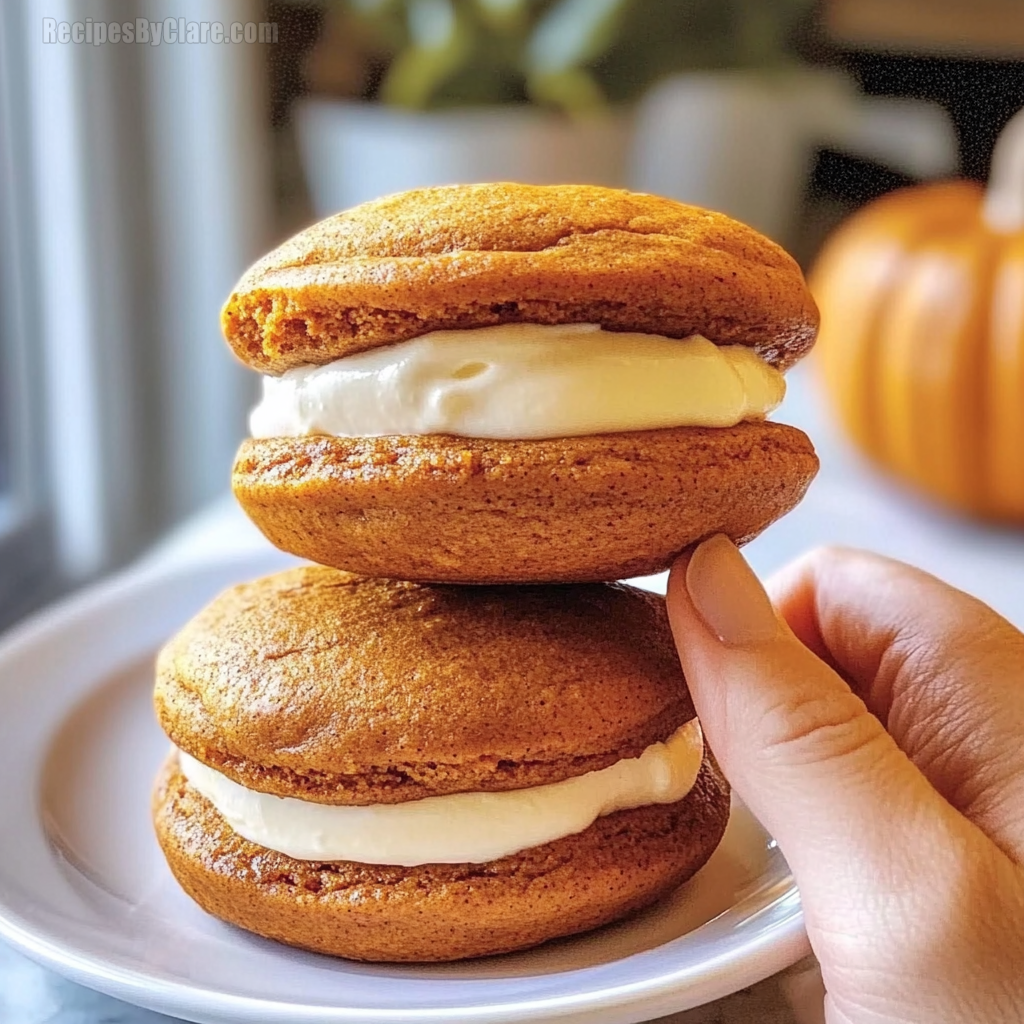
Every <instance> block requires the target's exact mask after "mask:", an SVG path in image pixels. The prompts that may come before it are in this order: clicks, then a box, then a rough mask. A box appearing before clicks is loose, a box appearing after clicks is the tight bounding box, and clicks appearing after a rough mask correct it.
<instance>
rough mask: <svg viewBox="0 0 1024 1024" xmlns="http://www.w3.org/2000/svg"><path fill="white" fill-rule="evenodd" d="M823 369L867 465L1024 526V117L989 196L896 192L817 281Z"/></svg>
mask: <svg viewBox="0 0 1024 1024" xmlns="http://www.w3.org/2000/svg"><path fill="white" fill-rule="evenodd" d="M811 289H812V291H813V292H814V295H815V298H816V299H817V301H818V305H819V307H820V310H821V331H820V334H819V337H818V348H817V351H818V354H819V365H820V367H821V369H822V371H823V376H824V381H825V386H826V390H827V392H828V394H829V396H830V398H831V401H832V405H833V406H834V408H835V409H836V410H837V412H838V415H839V418H840V421H841V422H842V424H843V426H844V427H845V429H846V430H847V432H848V433H849V434H850V436H851V437H852V439H853V440H854V442H855V443H856V444H857V445H858V446H859V447H860V448H862V449H863V450H864V451H865V452H866V453H867V454H868V456H869V457H870V458H872V459H873V460H874V461H876V462H877V463H879V464H881V465H882V466H884V467H886V468H887V469H889V470H890V471H891V472H893V473H894V474H896V475H897V476H899V477H902V478H903V479H905V480H907V481H909V482H911V483H912V484H914V485H916V486H917V487H918V488H920V489H921V490H923V491H925V492H927V493H929V494H931V495H932V496H934V497H936V498H938V499H940V500H942V501H944V502H946V503H947V504H949V505H952V506H953V507H955V508H958V509H960V510H962V511H966V512H969V513H972V514H975V515H979V516H983V517H986V518H992V519H1000V520H1004V521H1008V522H1014V523H1020V524H1024V111H1021V112H1020V113H1018V114H1017V115H1016V116H1015V117H1014V118H1013V120H1012V121H1011V122H1010V123H1009V124H1008V125H1007V127H1006V129H1005V130H1004V132H1003V134H1002V136H1001V137H1000V139H999V142H998V145H997V146H996V150H995V153H994V154H993V160H992V173H991V176H990V179H989V186H988V189H987V190H983V189H982V188H981V187H980V186H979V185H976V184H974V183H972V182H967V181H951V182H942V183H938V184H930V185H922V186H919V187H914V188H908V189H903V190H900V191H898V192H893V193H891V194H889V195H887V196H884V197H883V198H881V199H879V200H877V201H876V202H874V203H871V204H869V205H868V206H866V207H865V208H864V209H863V210H860V211H858V212H857V213H856V214H854V215H853V216H852V217H851V218H850V219H849V220H848V221H846V222H845V223H844V224H843V225H842V226H841V227H840V228H839V230H838V231H837V232H836V233H835V234H834V235H833V236H832V238H831V239H830V240H829V242H828V243H827V245H826V247H825V249H824V250H823V252H822V254H821V256H820V257H819V259H818V261H817V264H816V266H815V267H814V269H813V271H812V274H811Z"/></svg>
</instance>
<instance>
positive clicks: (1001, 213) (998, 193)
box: [982, 110, 1024, 234]
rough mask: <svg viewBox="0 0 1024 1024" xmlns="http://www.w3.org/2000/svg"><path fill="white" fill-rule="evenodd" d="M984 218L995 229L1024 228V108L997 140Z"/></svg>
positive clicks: (1012, 231) (1007, 230) (1021, 229)
mask: <svg viewBox="0 0 1024 1024" xmlns="http://www.w3.org/2000/svg"><path fill="white" fill-rule="evenodd" d="M982 218H983V219H984V221H985V223H986V224H987V225H988V226H989V227H990V228H991V229H992V230H993V231H998V232H1001V233H1005V234H1012V233H1014V232H1017V231H1024V110H1018V111H1017V113H1016V114H1014V115H1013V117H1011V118H1010V120H1009V121H1008V122H1007V124H1006V127H1005V128H1004V129H1003V130H1002V132H1001V133H1000V135H999V138H998V140H997V141H996V148H995V149H994V150H993V152H992V169H991V170H990V172H989V176H988V191H987V192H986V193H985V205H984V207H983V208H982Z"/></svg>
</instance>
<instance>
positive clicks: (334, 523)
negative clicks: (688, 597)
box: [232, 423, 818, 583]
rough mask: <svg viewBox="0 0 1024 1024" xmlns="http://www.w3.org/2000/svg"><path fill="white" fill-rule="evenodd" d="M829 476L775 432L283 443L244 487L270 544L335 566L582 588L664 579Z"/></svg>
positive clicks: (771, 427)
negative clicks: (685, 556) (719, 537)
mask: <svg viewBox="0 0 1024 1024" xmlns="http://www.w3.org/2000/svg"><path fill="white" fill-rule="evenodd" d="M817 470H818V460H817V457H816V456H815V454H814V449H813V447H812V446H811V443H810V441H809V440H808V439H807V436H806V435H805V434H804V433H803V432H802V431H800V430H797V429H796V428H794V427H789V426H786V425H783V424H778V423H743V424H740V425H738V426H736V427H731V428H717V429H712V428H702V427H681V428H678V429H673V430H646V431H639V432H635V433H628V434H607V435H600V436H593V437H575V438H560V439H555V440H550V441H489V440H479V439H475V438H462V437H448V436H438V435H430V436H424V437H370V438H334V437H322V436H318V437H303V438H271V439H264V440H248V441H245V442H244V443H243V444H242V447H241V449H240V451H239V453H238V457H237V459H236V462H235V467H234V473H233V477H232V486H233V489H234V493H235V496H236V498H237V499H238V501H239V503H240V504H241V506H242V508H243V509H244V510H245V511H246V513H247V514H248V515H249V517H250V519H252V520H253V522H254V523H255V524H256V525H257V526H258V527H259V528H260V529H261V530H262V531H263V533H264V534H265V535H266V536H267V538H268V539H269V540H270V541H271V543H273V544H275V545H276V546H277V547H279V548H281V549H283V550H285V551H290V552H291V553H292V554H295V555H298V556H300V557H302V558H308V559H310V560H311V561H315V562H319V563H321V564H324V565H331V566H334V567H336V568H343V569H349V570H352V571H355V572H360V573H365V574H367V575H374V576H386V577H392V578H396V579H406V580H419V581H428V582H444V583H571V582H589V581H595V580H615V579H628V578H630V577H634V576H643V575H648V574H651V573H656V572H662V571H663V570H665V569H667V568H668V567H669V566H670V565H671V564H672V562H673V560H674V559H675V558H676V557H677V556H678V554H679V553H680V552H681V551H682V550H683V549H684V548H686V547H687V546H689V545H690V544H693V543H695V542H696V541H698V540H700V539H702V538H704V537H707V536H710V535H711V534H714V533H724V534H726V535H727V536H729V537H731V538H732V539H733V540H734V541H735V542H736V543H738V544H743V543H745V542H747V541H749V540H751V539H753V538H754V537H755V536H757V534H759V533H760V532H761V531H762V530H764V529H765V528H766V527H767V526H769V525H770V524H771V523H773V522H774V521H775V520H776V519H778V518H779V517H780V516H783V515H785V514H786V513H787V512H788V511H790V509H792V508H793V507H794V506H795V505H796V504H797V503H798V502H799V501H800V499H801V498H802V497H803V496H804V493H805V492H806V490H807V487H808V486H809V485H810V482H811V480H812V479H813V478H814V475H815V473H816V472H817Z"/></svg>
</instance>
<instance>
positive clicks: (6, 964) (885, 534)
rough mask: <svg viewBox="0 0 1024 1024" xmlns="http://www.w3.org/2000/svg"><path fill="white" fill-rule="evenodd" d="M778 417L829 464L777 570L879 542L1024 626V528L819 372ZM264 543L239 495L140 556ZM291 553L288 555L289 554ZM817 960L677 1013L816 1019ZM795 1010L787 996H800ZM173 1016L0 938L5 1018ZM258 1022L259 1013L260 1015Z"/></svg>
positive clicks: (132, 1022) (765, 548) (765, 539)
mask: <svg viewBox="0 0 1024 1024" xmlns="http://www.w3.org/2000/svg"><path fill="white" fill-rule="evenodd" d="M776 418H778V419H780V420H783V421H785V422H788V423H793V424H795V425H797V426H800V427H802V428H803V429H804V430H806V431H807V433H808V434H810V436H811V437H812V438H813V439H814V441H815V444H816V447H817V449H818V453H819V455H820V456H821V461H822V469H821V473H820V475H819V477H818V479H817V480H816V481H815V482H814V484H813V485H812V487H811V490H810V492H809V493H808V496H807V498H806V499H805V501H804V502H803V504H802V505H801V506H800V507H799V508H797V509H796V510H795V511H793V512H792V513H791V514H790V515H789V516H787V517H786V518H785V519H784V520H782V521H781V522H780V523H778V524H776V525H775V526H773V527H772V528H771V529H770V530H768V532H767V533H766V534H764V535H763V536H762V537H760V538H758V539H757V540H756V541H754V542H753V543H752V544H751V545H749V547H748V548H746V552H747V556H748V557H749V559H750V560H751V562H752V563H753V565H754V567H755V569H757V571H758V572H759V573H761V574H762V575H767V574H769V573H771V572H772V571H774V570H775V569H776V568H778V567H779V566H781V565H783V564H785V563H786V562H787V561H789V560H790V559H792V558H794V557H795V556H797V555H798V554H800V553H801V552H802V551H805V550H807V549H809V548H811V547H814V546H817V545H820V544H836V543H838V544H846V545H852V546H856V547H865V548H870V549H873V550H875V551H879V552H882V553H884V554H888V555H891V556H893V557H896V558H900V559H902V560H904V561H907V562H910V563H912V564H914V565H918V566H920V567H922V568H924V569H927V570H929V571H930V572H933V573H935V574H936V575H938V576H941V577H942V578H944V579H946V580H948V581H949V582H951V583H953V584H954V585H956V586H958V587H960V588H961V589H963V590H966V591H968V592H969V593H972V594H975V595H976V596H978V597H980V598H981V599H982V600H984V601H986V602H987V603H989V604H990V605H992V606H993V607H994V608H996V609H997V610H998V611H1000V612H1001V613H1002V614H1003V615H1005V616H1006V617H1007V618H1009V619H1010V620H1011V621H1013V622H1014V623H1016V624H1017V625H1018V626H1019V627H1021V628H1024V531H1013V530H1000V529H994V528H991V527H987V526H984V525H979V524H975V523H971V522H969V521H967V520H964V519H961V518H960V517H958V516H955V515H952V514H948V513H946V512H943V511H941V510H938V509H936V508H934V507H933V506H931V505H929V504H927V503H926V502H924V501H922V500H920V499H918V498H916V497H915V496H913V495H911V494H909V493H908V492H907V491H905V490H904V489H903V488H902V487H900V486H899V485H897V484H895V483H892V482H890V481H887V480H885V479H883V478H882V477H880V476H879V475H878V474H877V473H876V472H875V471H874V470H872V469H871V468H870V467H868V466H867V465H865V464H864V462H863V461H862V460H861V459H859V458H858V457H857V456H856V455H855V454H854V453H853V452H852V451H851V450H850V449H849V448H848V447H847V446H846V445H845V444H844V443H843V442H842V441H841V440H840V439H839V437H838V436H837V433H836V431H835V429H834V427H833V426H832V424H831V423H830V422H829V421H828V419H827V418H826V417H825V416H824V415H823V410H822V408H821V405H820V401H819V399H818V395H817V391H816V388H815V382H814V378H813V375H812V373H811V372H810V370H809V369H808V368H806V367H801V368H800V370H798V371H796V372H794V373H793V374H791V376H790V395H789V397H788V398H787V400H786V403H785V405H784V406H783V408H782V410H781V412H780V413H779V414H778V415H777V417H776ZM265 546H266V541H265V540H264V539H263V538H262V536H261V535H260V534H259V533H258V531H257V530H256V529H255V528H254V527H253V526H252V525H251V524H250V523H249V522H248V521H247V520H246V519H245V517H244V516H243V515H242V514H241V512H240V511H239V510H238V509H237V507H236V506H235V505H234V503H233V502H232V500H231V499H230V497H228V496H227V495H225V497H224V499H222V500H221V501H219V502H217V503H216V504H215V505H213V506H211V507H210V508H209V509H208V510H206V511H205V512H203V513H201V514H200V515H198V516H196V517H194V518H193V519H192V520H190V521H189V522H187V523H185V524H184V525H183V526H181V527H179V528H178V529H177V530H175V531H174V532H173V533H172V534H170V535H169V536H168V537H167V538H166V539H165V540H164V541H163V542H161V543H160V544H159V545H157V546H156V548H154V549H153V550H152V551H151V552H150V553H149V554H147V555H146V556H145V557H144V558H143V559H142V562H144V563H153V562H161V563H164V564H168V565H184V564H188V563H199V562H203V561H205V560H207V559H210V558H211V557H216V556H221V555H230V554H236V553H237V554H242V553H245V552H248V551H253V550H256V549H259V548H262V547H265ZM282 564H284V559H282ZM817 984H818V983H817V981H816V979H815V977H814V976H813V974H811V973H809V972H806V971H804V972H800V971H795V972H792V973H791V974H790V975H789V976H788V977H785V978H782V979H771V980H769V981H768V982H764V983H762V984H761V985H759V986H755V988H754V989H753V990H748V991H747V992H743V993H738V994H737V995H736V996H733V997H731V998H730V999H728V1000H724V1001H723V1002H721V1003H718V1004H715V1005H714V1006H710V1007H706V1008H704V1009H702V1010H696V1011H691V1012H689V1013H686V1014H678V1015H676V1016H675V1017H673V1018H666V1021H667V1020H672V1021H673V1022H676V1024H683V1022H686V1024H740V1022H747V1021H754V1020H756V1021H759V1022H760V1024H789V1022H792V1021H795V1020H797V1018H798V1017H799V1018H800V1020H801V1021H804V1020H806V1021H811V1020H813V1019H814V1016H815V1010H814V1004H815V1002H816V1000H819V999H820V993H819V991H818V989H817V987H816V986H817ZM801 991H804V992H805V993H809V996H807V997H806V998H805V999H804V1001H803V1002H804V1005H803V1006H802V1007H801V1006H799V1005H798V1007H797V1011H796V1015H794V1012H793V1011H792V1010H791V1009H789V1008H788V1005H787V1003H788V1001H791V1000H796V1002H797V1003H798V1004H799V1003H800V1002H801V996H800V992H801ZM169 1020H170V1018H167V1017H164V1016H162V1015H160V1014H155V1013H151V1012H149V1011H145V1010H138V1009H135V1008H134V1007H130V1006H127V1005H126V1004H123V1003H119V1002H117V1001H116V1000H113V999H109V998H107V997H105V996H100V995H97V994H95V993H92V992H89V991H88V990H86V989H83V988H80V987H79V986H77V985H73V984H71V983H70V982H66V981H63V980H62V979H60V978H58V977H57V976H56V975H54V974H52V973H51V972H49V971H46V970H44V969H43V968H40V967H37V966H36V965H34V964H32V963H30V962H29V961H27V960H25V959H24V958H23V957H21V956H20V955H19V954H17V953H14V952H13V951H12V950H10V949H8V948H7V947H5V946H3V945H2V944H0V1022H2V1024H157V1022H167V1021H169ZM254 1024H258V1022H254Z"/></svg>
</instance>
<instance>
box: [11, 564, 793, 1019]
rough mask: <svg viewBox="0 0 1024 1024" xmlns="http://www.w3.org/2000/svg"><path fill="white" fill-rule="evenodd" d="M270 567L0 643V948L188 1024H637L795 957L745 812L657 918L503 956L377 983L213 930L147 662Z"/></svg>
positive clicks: (213, 576) (766, 842)
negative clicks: (192, 894) (171, 801)
mask: <svg viewBox="0 0 1024 1024" xmlns="http://www.w3.org/2000/svg"><path fill="white" fill-rule="evenodd" d="M282 564H284V562H283V558H282V556H275V555H270V554H268V555H266V556H258V557H252V558H246V559H244V560H234V561H229V562H221V563H219V564H215V565H207V566H202V567H193V568H189V569H187V570H186V571H184V572H178V573H177V574H172V575H168V574H166V573H165V572H162V571H150V572H145V573H138V572H136V573H134V574H132V575H129V576H124V577H121V578H120V579H116V580H113V581H112V582H109V583H107V584H104V585H102V586H100V587H98V588H94V589H93V590H90V591H88V592H86V593H83V594H81V595H80V596H79V597H77V598H74V599H72V600H71V601H69V602H67V603H65V604H63V605H61V606H58V607H56V608H54V609H53V610H51V611H49V612H47V613H46V614H44V615H42V616H40V617H38V618H36V619H35V620H33V621H31V622H29V623H28V624H27V625H25V626H23V627H22V628H20V629H19V630H18V631H16V632H15V633H13V634H11V635H10V636H9V638H8V639H7V640H6V641H4V642H3V643H2V644H0V779H2V780H3V784H2V785H0V937H2V938H4V939H6V940H7V941H9V942H11V943H12V944H13V945H15V946H16V947H18V948H19V949H21V950H22V951H23V952H24V953H26V954H27V955H28V956H30V957H32V958H34V959H35V960H37V961H39V962H41V963H43V964H45V965H47V966H49V967H52V968H53V969H54V970H57V971H59V972H61V973H62V974H64V975H66V976H68V977H69V978H72V979H73V980H74V981H77V982H80V983H82V984H84V985H89V986H91V987H93V988H96V989H99V990H101V991H103V992H106V993H108V994H110V995H112V996H117V997H119V998H121V999H125V1000H128V1001H129V1002H133V1003H136V1004H138V1005H141V1006H145V1007H148V1008H150V1009H154V1010H160V1011H163V1012H165V1013H170V1014H175V1015H178V1016H180V1017H184V1018H186V1019H188V1020H193V1021H201V1022H211V1024H213V1022H218V1024H227V1022H232V1024H241V1022H245V1024H252V1022H254V1021H259V1022H261V1024H276V1022H295V1024H298V1022H301V1024H311V1022H327V1021H332V1022H335V1021H336V1022H356V1021H359V1022H364V1021H366V1022H368V1021H374V1022H385V1021H386V1022H389V1024H399V1022H417V1024H423V1022H438V1024H441V1022H445V1024H449V1022H454V1021H464V1022H469V1021H472V1022H481V1024H483V1022H506V1021H544V1022H554V1021H588V1022H592V1024H600V1022H609V1024H610V1022H634V1021H640V1020H647V1019H650V1018H652V1017H657V1016H661V1015H663V1014H668V1013H672V1012H674V1011H676V1010H682V1009H686V1008H688V1007H691V1006H696V1005H699V1004H701V1003H704V1002H707V1001H710V1000H712V999H717V998H719V997H721V996H724V995H727V994H728V993H730V992H733V991H735V990H737V989H739V988H742V987H744V986H746V985H750V984H752V983H754V982H755V981H758V980H760V979H761V978H764V977H767V976H768V975H769V974H772V973H774V972H776V971H778V970H781V969H782V968H784V967H787V966H788V965H790V964H792V963H794V962H795V961H796V960H798V959H799V958H800V957H802V956H803V955H805V953H806V952H807V950H808V947H807V943H806V938H805V935H804V931H803V923H802V916H801V911H800V904H799V898H798V895H797V892H796V890H795V888H794V885H793V881H792V878H791V876H790V874H789V871H788V868H787V867H786V864H785V861H784V860H783V859H782V856H781V854H780V853H779V852H778V850H777V849H776V848H775V846H774V844H773V843H772V842H771V841H770V839H769V837H768V836H767V835H766V834H765V833H764V831H763V830H762V829H761V828H760V827H759V826H758V825H757V823H756V822H755V821H754V820H753V819H752V818H751V817H750V815H749V814H748V813H747V812H746V811H745V810H744V809H743V808H742V807H737V808H735V809H734V813H733V818H732V821H731V823H730V826H729V830H728V832H727V833H726V838H725V840H724V841H723V843H722V845H721V847H720V848H719V850H718V851H717V853H716V854H715V856H714V857H713V858H712V860H711V861H710V862H709V863H708V864H707V866H706V867H705V868H704V870H703V871H701V872H700V873H699V874H698V875H697V877H696V878H694V879H693V880H692V881H691V882H690V883H689V884H688V885H686V886H684V887H683V888H682V889H681V890H679V892H678V893H676V894H675V895H674V896H673V897H671V898H670V899H668V900H666V901H665V902H664V903H662V904H661V905H660V906H658V907H656V908H654V909H652V910H650V911H647V912H645V913H643V914H639V915H636V916H634V917H632V918H631V919H629V920H627V921H624V922H622V923H620V924H617V925H612V926H610V927H607V928H604V929H601V930H599V931H597V932H593V933H591V934H589V935H586V936H582V937H579V938H575V939H569V940H563V941H559V942H553V943H549V944H548V945H546V946H543V947H541V948H540V949H536V950H532V951H529V952H526V953H520V954H515V955H511V956H503V957H495V958H491V959H487V960H480V961H475V962H468V963H462V964H454V965H446V966H429V967H409V966H400V967H395V966H375V965H369V964H357V963H350V962H347V961H342V960H332V959H330V958H328V957H322V956H318V955H315V954H310V953H302V952H299V951H296V950H291V949H287V948H285V947H283V946H279V945H276V944H275V943H271V942H267V941H264V940H262V939H259V938H256V937H254V936H251V935H248V934H246V933H244V932H241V931H238V930H236V929H234V928H232V927H229V926H227V925H224V924H221V923H220V922H219V921H216V920H214V919H212V918H210V917H208V916H206V915H205V914H204V913H203V912H202V911H200V910H199V909H198V908H197V907H196V906H194V905H193V904H192V903H191V902H190V901H189V899H188V898H187V897H186V896H185V895H184V894H183V893H182V892H181V891H180V890H179V889H178V887H177V885H176V884H175V882H174V880H173V878H172V877H171V875H170V873H169V871H168V869H167V867H166V866H165V864H164V862H163V860H162V858H161V855H160V851H159V849H158V847H157V844H156V841H155V839H154V837H153V834H152V830H151V828H150V823H149V790H150V785H151V782H152V780H153V778H154V776H155V774H156V771H157V767H158V765H159V763H160V761H161V760H162V758H163V757H164V755H165V753H166V751H167V740H166V739H165V738H164V737H163V735H162V734H161V732H160V730H159V729H158V728H157V726H156V724H155V722H154V720H153V716H152V714H151V711H150V688H151V663H152V656H153V652H154V651H155V649H156V648H157V647H158V646H159V644H160V643H161V642H162V641H163V640H164V639H166V637H167V636H169V635H170V634H171V633H172V632H173V631H174V630H175V629H177V628H178V627H179V626H180V625H181V624H182V623H184V622H185V620H186V619H187V618H189V617H190V616H191V615H192V614H193V613H194V612H196V611H197V610H198V609H199V608H200V607H201V606H202V605H203V604H204V603H205V602H206V601H208V600H209V599H210V598H211V597H213V595H214V594H215V593H217V592H218V591H219V590H221V589H222V588H223V587H225V586H227V585H229V584H231V583H233V582H237V581H239V580H243V579H249V578H252V577H254V576H257V575H260V574H263V573H266V572H270V571H273V570H274V569H276V568H279V567H280V566H281V565H282Z"/></svg>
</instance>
